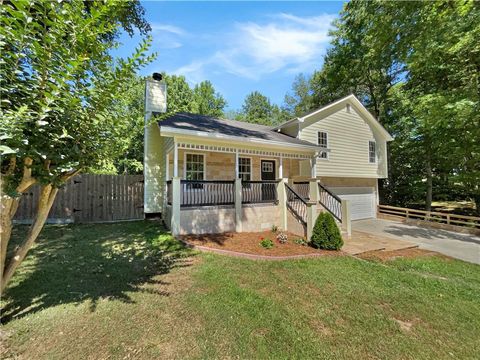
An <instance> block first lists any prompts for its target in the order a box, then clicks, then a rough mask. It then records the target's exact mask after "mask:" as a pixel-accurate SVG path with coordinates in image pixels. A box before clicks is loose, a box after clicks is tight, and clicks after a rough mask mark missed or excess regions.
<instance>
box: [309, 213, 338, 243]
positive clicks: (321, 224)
mask: <svg viewBox="0 0 480 360" xmlns="http://www.w3.org/2000/svg"><path fill="white" fill-rule="evenodd" d="M310 243H311V245H312V246H313V247H315V248H318V249H324V250H339V249H341V247H342V246H343V239H342V235H341V234H340V230H339V229H338V226H337V224H336V223H335V220H334V218H333V216H332V215H331V214H330V213H328V212H322V213H321V214H320V215H319V216H318V218H317V221H315V226H314V228H313V234H312V237H311V239H310Z"/></svg>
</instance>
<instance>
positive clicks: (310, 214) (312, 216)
mask: <svg viewBox="0 0 480 360" xmlns="http://www.w3.org/2000/svg"><path fill="white" fill-rule="evenodd" d="M317 216H318V211H317V203H316V202H313V201H308V202H307V241H310V239H311V237H312V234H313V227H314V226H315V221H316V220H317Z"/></svg>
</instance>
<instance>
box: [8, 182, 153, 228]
mask: <svg viewBox="0 0 480 360" xmlns="http://www.w3.org/2000/svg"><path fill="white" fill-rule="evenodd" d="M39 190H40V187H39V186H34V187H32V188H31V189H30V190H29V191H27V192H25V193H24V194H23V196H22V199H21V200H20V205H19V207H18V210H17V213H16V214H15V218H14V220H16V221H17V222H27V223H28V222H30V221H31V220H32V219H33V217H34V215H35V211H36V208H37V203H38V196H39ZM143 216H144V215H143V175H93V174H83V175H77V176H75V177H74V178H72V179H71V180H70V181H69V182H67V184H65V186H64V187H62V188H61V189H60V190H59V192H58V194H57V197H56V199H55V202H54V203H53V206H52V209H51V210H50V214H49V216H48V222H50V223H52V222H53V223H88V222H110V221H122V220H136V219H143Z"/></svg>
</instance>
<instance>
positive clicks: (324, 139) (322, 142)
mask: <svg viewBox="0 0 480 360" xmlns="http://www.w3.org/2000/svg"><path fill="white" fill-rule="evenodd" d="M318 145H319V146H321V147H322V148H325V150H323V151H320V159H328V152H327V148H328V134H327V133H326V132H324V131H319V132H318Z"/></svg>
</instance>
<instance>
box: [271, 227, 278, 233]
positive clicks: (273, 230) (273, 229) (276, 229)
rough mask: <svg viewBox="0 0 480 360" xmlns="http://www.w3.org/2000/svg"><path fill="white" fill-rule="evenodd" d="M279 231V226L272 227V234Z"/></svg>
mask: <svg viewBox="0 0 480 360" xmlns="http://www.w3.org/2000/svg"><path fill="white" fill-rule="evenodd" d="M277 231H278V226H277V225H272V233H274V234H275V233H276V232H277Z"/></svg>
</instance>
